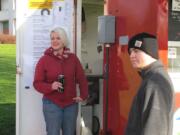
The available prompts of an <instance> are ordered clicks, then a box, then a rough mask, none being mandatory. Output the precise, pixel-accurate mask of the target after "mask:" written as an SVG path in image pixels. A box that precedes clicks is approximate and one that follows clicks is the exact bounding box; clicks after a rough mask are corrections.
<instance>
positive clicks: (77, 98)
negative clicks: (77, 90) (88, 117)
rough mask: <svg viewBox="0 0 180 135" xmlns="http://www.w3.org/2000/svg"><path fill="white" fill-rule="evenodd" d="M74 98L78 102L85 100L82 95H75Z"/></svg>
mask: <svg viewBox="0 0 180 135" xmlns="http://www.w3.org/2000/svg"><path fill="white" fill-rule="evenodd" d="M73 100H75V101H76V102H77V103H78V102H82V101H83V99H82V98H81V97H74V98H73Z"/></svg>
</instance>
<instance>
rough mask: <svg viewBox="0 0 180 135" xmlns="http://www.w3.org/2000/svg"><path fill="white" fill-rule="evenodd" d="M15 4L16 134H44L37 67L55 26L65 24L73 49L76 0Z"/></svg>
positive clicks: (32, 1) (28, 0)
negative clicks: (37, 84)
mask: <svg viewBox="0 0 180 135" xmlns="http://www.w3.org/2000/svg"><path fill="white" fill-rule="evenodd" d="M39 3H41V4H42V5H40V4H39ZM51 5H52V6H51ZM16 7H17V12H16V19H17V22H16V24H17V27H16V30H17V53H16V54H17V59H16V63H17V69H18V70H19V72H20V73H19V74H17V80H16V84H17V86H16V92H17V96H16V105H17V106H16V135H45V123H44V118H43V114H42V103H41V98H42V95H41V94H40V93H38V92H36V91H35V90H34V88H33V85H32V82H33V76H34V68H35V65H36V62H37V61H38V59H39V57H41V56H42V55H43V52H44V50H45V49H46V48H47V47H49V46H50V39H49V32H50V29H52V28H53V27H56V26H62V27H64V28H65V30H66V31H67V33H68V36H69V39H70V45H69V48H70V49H71V51H74V44H75V43H74V34H73V33H74V1H73V0H54V1H52V0H21V1H20V0H17V1H16ZM43 9H45V10H43Z"/></svg>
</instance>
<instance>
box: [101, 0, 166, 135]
mask: <svg viewBox="0 0 180 135" xmlns="http://www.w3.org/2000/svg"><path fill="white" fill-rule="evenodd" d="M166 4H167V1H166V0H106V1H105V7H104V9H105V11H104V12H105V15H114V16H116V42H115V44H114V45H113V46H112V47H111V48H110V54H109V55H110V56H109V61H110V62H109V82H108V83H109V91H108V96H109V105H108V130H109V131H110V132H111V135H123V133H124V129H125V127H126V122H127V118H128V113H129V109H130V106H131V102H132V99H133V97H134V95H135V93H136V91H137V89H138V86H139V84H140V81H141V79H140V77H139V75H138V74H137V72H136V71H135V70H134V69H133V68H132V67H131V63H130V61H129V55H128V53H127V46H121V45H120V44H119V42H118V40H119V37H120V36H122V35H123V36H124V35H127V36H129V37H131V36H132V35H134V34H136V33H139V32H149V33H152V34H157V36H158V42H159V44H160V45H159V54H160V58H161V60H162V61H163V62H164V64H165V65H167V41H168V39H167V28H168V27H167V26H168V24H167V20H168V19H167V16H168V14H167V6H166ZM105 54H106V52H105ZM105 54H104V63H106V60H105ZM105 83H106V82H104V84H105ZM104 91H105V85H104ZM104 93H105V92H104ZM104 97H105V94H104ZM105 100H106V99H105V98H104V104H105ZM104 106H105V105H104ZM104 110H105V108H104ZM104 113H105V112H104Z"/></svg>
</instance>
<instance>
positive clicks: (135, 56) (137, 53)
mask: <svg viewBox="0 0 180 135" xmlns="http://www.w3.org/2000/svg"><path fill="white" fill-rule="evenodd" d="M128 51H129V55H130V61H131V63H132V66H133V67H134V68H136V69H138V70H139V73H140V76H141V77H142V82H141V85H140V87H139V90H138V92H137V95H136V96H135V98H134V101H133V103H132V107H131V111H130V113H129V120H128V123H127V128H126V132H125V135H171V134H172V120H173V100H174V92H173V86H172V83H171V80H170V78H169V76H168V74H167V72H166V71H165V69H164V67H163V64H162V62H161V61H160V60H158V43H157V39H156V37H155V36H154V35H151V34H148V33H140V34H137V35H135V36H133V37H132V38H131V39H130V41H129V43H128Z"/></svg>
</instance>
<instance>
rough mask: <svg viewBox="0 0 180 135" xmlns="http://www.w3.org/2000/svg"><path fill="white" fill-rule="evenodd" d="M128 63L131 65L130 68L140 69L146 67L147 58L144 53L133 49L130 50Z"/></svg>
mask: <svg viewBox="0 0 180 135" xmlns="http://www.w3.org/2000/svg"><path fill="white" fill-rule="evenodd" d="M129 53H130V61H131V63H132V66H133V67H134V68H137V69H142V68H143V67H145V66H147V65H146V60H147V58H148V55H147V54H146V53H144V52H143V51H141V50H139V49H135V48H130V50H129Z"/></svg>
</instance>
